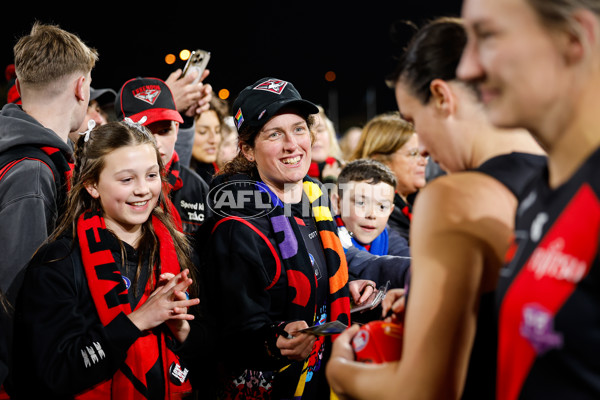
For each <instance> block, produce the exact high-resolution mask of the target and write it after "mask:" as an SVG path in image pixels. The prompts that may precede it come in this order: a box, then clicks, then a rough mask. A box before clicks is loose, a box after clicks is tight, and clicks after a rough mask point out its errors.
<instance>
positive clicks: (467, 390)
mask: <svg viewBox="0 0 600 400" xmlns="http://www.w3.org/2000/svg"><path fill="white" fill-rule="evenodd" d="M545 163H546V157H545V156H539V155H534V154H527V153H516V152H515V153H509V154H502V155H499V156H496V157H493V158H490V159H489V160H487V161H486V162H484V163H483V164H481V165H480V166H479V167H478V168H476V169H474V170H473V171H477V172H482V173H484V174H486V175H489V176H491V177H492V178H495V179H497V180H498V181H500V182H501V183H502V184H503V185H504V186H506V188H507V189H508V190H510V191H511V192H512V193H513V194H514V195H515V197H516V198H517V199H518V198H520V197H521V195H522V193H523V191H524V189H525V188H526V187H527V184H528V183H529V181H530V180H531V179H532V178H533V177H535V176H536V175H537V174H538V173H539V171H540V170H541V169H542V168H543V166H544V165H545ZM494 304H495V303H494V292H488V293H482V295H481V298H480V301H479V312H478V315H477V330H476V333H475V340H474V343H473V348H472V350H471V356H470V359H469V369H468V371H467V379H466V381H465V387H464V391H463V395H462V400H467V399H477V400H485V399H494V397H495V380H496V369H495V365H496V361H495V360H496V340H497V335H496V321H495V312H494Z"/></svg>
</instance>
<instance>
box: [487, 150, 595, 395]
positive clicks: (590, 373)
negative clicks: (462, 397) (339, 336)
mask: <svg viewBox="0 0 600 400" xmlns="http://www.w3.org/2000/svg"><path fill="white" fill-rule="evenodd" d="M599 169H600V149H598V150H596V151H595V152H594V154H592V156H591V157H589V158H588V159H587V160H586V162H585V163H584V164H583V165H582V166H581V167H580V168H579V170H577V172H576V173H575V174H574V175H573V176H572V177H571V178H570V179H569V180H568V181H567V182H566V183H564V184H563V185H561V186H560V187H558V188H556V189H550V188H549V187H548V183H547V182H548V171H547V169H546V168H543V169H542V172H541V174H540V176H539V178H538V179H535V180H533V181H532V182H531V185H530V187H529V188H528V190H527V191H526V192H525V193H524V195H523V197H522V200H521V202H520V204H519V207H518V209H517V216H516V227H515V240H514V242H513V244H512V246H511V249H510V250H509V252H508V253H507V259H506V264H505V266H504V268H503V269H502V270H501V275H500V280H499V284H498V288H497V307H498V310H497V311H498V364H497V367H498V378H497V395H498V397H497V398H498V399H500V400H504V399H516V398H520V399H554V398H560V399H598V398H600V356H599V355H600V265H599V260H598V239H599V237H600V200H599V197H600V195H599V194H600V174H599V173H598V171H599Z"/></svg>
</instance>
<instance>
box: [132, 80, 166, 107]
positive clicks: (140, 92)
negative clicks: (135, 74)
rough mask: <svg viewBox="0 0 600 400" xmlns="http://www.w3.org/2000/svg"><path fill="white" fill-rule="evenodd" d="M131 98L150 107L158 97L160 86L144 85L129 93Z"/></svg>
mask: <svg viewBox="0 0 600 400" xmlns="http://www.w3.org/2000/svg"><path fill="white" fill-rule="evenodd" d="M131 94H133V97H135V98H136V99H138V100H142V101H145V102H146V103H148V104H150V105H152V106H153V105H154V103H155V102H156V99H157V98H158V96H160V86H158V85H146V86H142V87H139V88H137V89H135V90H132V91H131Z"/></svg>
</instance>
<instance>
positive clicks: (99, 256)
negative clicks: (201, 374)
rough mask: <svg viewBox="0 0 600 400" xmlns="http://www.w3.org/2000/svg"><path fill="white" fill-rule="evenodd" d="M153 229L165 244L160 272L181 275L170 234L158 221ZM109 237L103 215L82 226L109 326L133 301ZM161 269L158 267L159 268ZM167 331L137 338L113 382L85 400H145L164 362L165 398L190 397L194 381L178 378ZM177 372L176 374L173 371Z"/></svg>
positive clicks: (94, 290)
mask: <svg viewBox="0 0 600 400" xmlns="http://www.w3.org/2000/svg"><path fill="white" fill-rule="evenodd" d="M152 224H153V227H154V230H155V232H156V235H157V237H158V239H159V242H160V271H155V272H156V276H158V275H159V274H160V273H167V272H170V273H172V274H175V275H176V274H178V273H179V272H180V266H179V261H178V259H177V253H176V251H175V246H174V244H173V239H172V237H171V235H170V233H169V231H168V229H167V228H166V227H165V226H164V225H163V224H162V223H161V222H160V221H159V220H158V219H157V218H156V217H154V216H153V217H152ZM109 235H110V232H109V231H108V230H107V229H106V225H105V222H104V218H102V216H101V213H100V212H99V211H96V212H93V211H88V212H86V213H84V214H82V215H81V216H80V217H79V220H78V221H77V237H78V239H79V246H80V248H81V257H82V261H83V268H84V270H85V275H86V278H87V281H88V285H89V288H90V292H91V294H92V298H93V300H94V304H95V305H96V310H97V311H98V315H99V317H100V321H101V322H102V324H103V325H104V326H106V325H108V324H109V323H110V322H111V321H112V320H113V319H114V318H115V317H116V316H117V315H119V314H121V313H125V314H129V313H131V312H132V311H133V310H132V308H131V304H130V303H129V300H128V295H127V287H126V286H125V283H124V280H123V278H122V275H121V272H120V270H119V267H118V265H117V264H116V262H115V259H114V257H113V255H112V252H111V246H110V243H111V240H110V237H109ZM155 268H156V267H155ZM151 282H152V279H148V283H147V285H146V288H145V292H144V294H143V296H142V298H141V300H140V301H139V303H138V305H137V308H139V307H140V305H142V304H143V303H144V302H145V301H146V299H147V298H148V296H149V295H150V294H151V293H152V291H153V285H152V283H151ZM167 340H172V339H171V338H167V337H166V335H165V332H164V331H163V330H160V329H154V330H151V331H148V332H146V334H145V335H143V336H141V337H140V338H138V339H137V340H136V341H135V342H134V343H133V345H132V346H131V347H130V348H129V350H128V351H127V358H126V359H125V362H124V363H123V364H122V365H121V367H120V368H119V370H118V371H117V372H116V373H115V374H114V375H113V377H112V378H111V379H110V380H108V381H106V382H103V383H101V384H100V385H97V386H95V387H94V388H92V389H90V390H88V391H87V392H85V393H84V394H82V395H81V396H79V397H78V398H81V399H110V398H112V399H117V398H118V399H135V400H137V399H140V400H142V399H146V398H148V393H147V392H148V387H149V384H148V382H146V376H147V375H146V374H147V372H148V371H149V370H150V369H151V368H152V367H153V366H154V365H155V364H156V363H157V362H162V371H163V374H164V382H165V399H173V398H180V397H183V395H185V394H187V393H190V392H191V385H190V383H189V381H183V382H182V381H181V380H177V379H174V378H173V376H175V377H177V376H178V372H180V371H181V370H182V369H183V368H181V364H180V363H179V359H178V357H177V356H176V355H175V354H174V353H173V352H172V351H171V350H170V349H169V347H168V346H167V343H166V341H167ZM173 370H174V371H175V374H173V372H172V371H173Z"/></svg>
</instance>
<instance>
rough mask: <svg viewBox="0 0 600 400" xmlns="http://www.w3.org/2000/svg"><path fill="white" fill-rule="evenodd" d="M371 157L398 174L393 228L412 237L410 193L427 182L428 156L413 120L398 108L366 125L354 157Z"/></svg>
mask: <svg viewBox="0 0 600 400" xmlns="http://www.w3.org/2000/svg"><path fill="white" fill-rule="evenodd" d="M361 158H370V159H373V160H376V161H379V162H381V163H383V164H384V165H386V166H387V167H389V168H390V169H391V170H392V172H394V175H396V194H395V196H394V211H393V212H392V215H390V219H389V225H390V228H391V229H393V230H395V231H397V232H398V233H400V235H401V236H403V237H404V238H405V239H406V240H407V241H408V239H409V228H410V219H411V218H412V215H411V214H412V203H411V201H410V200H409V196H411V195H413V194H415V193H417V191H418V190H419V189H421V188H422V187H424V186H425V183H426V182H425V167H426V166H427V158H426V157H423V156H421V153H420V151H419V139H418V135H417V134H416V133H415V131H414V129H413V126H412V124H410V123H408V122H406V121H405V120H404V119H402V117H401V116H400V114H399V113H398V112H391V113H386V114H381V115H378V116H376V117H374V118H373V119H371V120H370V121H369V122H368V123H367V124H366V125H365V127H364V128H363V130H362V135H361V137H360V139H359V141H358V145H357V147H356V149H355V150H354V154H353V155H352V157H351V160H357V159H361Z"/></svg>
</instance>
